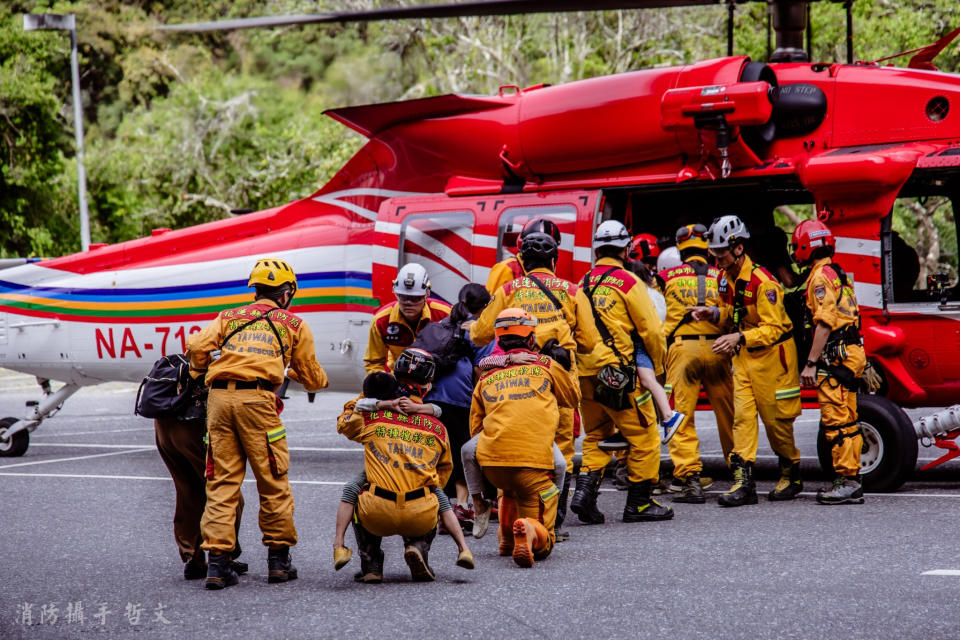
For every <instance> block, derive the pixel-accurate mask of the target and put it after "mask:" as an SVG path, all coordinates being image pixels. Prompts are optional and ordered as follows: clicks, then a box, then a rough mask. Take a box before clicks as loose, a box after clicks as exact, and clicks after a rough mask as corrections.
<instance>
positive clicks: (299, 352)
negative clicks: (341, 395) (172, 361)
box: [187, 299, 329, 391]
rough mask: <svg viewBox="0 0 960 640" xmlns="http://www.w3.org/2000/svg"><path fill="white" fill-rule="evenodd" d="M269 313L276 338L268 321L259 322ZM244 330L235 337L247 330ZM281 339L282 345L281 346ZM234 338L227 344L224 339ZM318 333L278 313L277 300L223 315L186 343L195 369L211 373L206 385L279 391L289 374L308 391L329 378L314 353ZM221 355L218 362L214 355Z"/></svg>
mask: <svg viewBox="0 0 960 640" xmlns="http://www.w3.org/2000/svg"><path fill="white" fill-rule="evenodd" d="M267 312H270V313H269V316H268V317H269V318H270V321H271V322H272V323H273V327H274V328H275V329H276V331H277V332H276V334H275V333H274V332H273V329H271V328H270V324H269V323H268V322H267V321H266V320H256V321H255V322H253V323H252V324H247V323H248V322H250V320H253V319H255V318H262V317H263V316H264V315H265V314H267ZM245 324H246V325H247V326H246V327H244V328H243V329H242V330H240V331H238V332H236V333H235V334H234V335H232V336H230V334H231V333H233V331H234V330H235V329H237V328H239V327H241V326H243V325H245ZM278 335H279V338H280V342H281V344H279V345H278V344H277V336H278ZM228 336H230V339H229V340H227V342H226V344H224V342H223V341H224V339H225V338H227V337H228ZM314 349H315V348H314V342H313V333H312V332H311V331H310V327H309V326H307V323H306V322H304V321H303V320H302V319H301V318H299V317H298V316H295V315H294V314H292V313H290V312H289V311H287V310H285V309H280V308H279V307H277V305H276V303H275V302H273V301H272V300H266V299H260V300H257V301H255V302H253V303H252V304H247V305H244V306H242V307H237V308H235V309H226V310H224V311H221V312H220V313H219V314H218V315H217V317H216V318H215V319H214V320H213V322H211V323H210V324H208V325H207V326H206V327H204V328H203V329H201V330H200V332H199V333H194V334H191V335H190V336H189V337H188V338H187V354H188V355H189V356H190V368H191V369H193V370H194V371H196V372H203V371H206V383H207V384H208V385H209V384H210V383H211V382H213V381H214V380H218V379H224V380H247V381H253V380H258V379H259V380H267V381H269V382H270V383H271V384H273V386H274V387H278V386H280V384H281V383H282V382H283V376H284V371H285V370H286V368H287V367H288V366H289V367H290V371H289V373H288V374H287V375H289V376H290V379H291V380H294V381H295V382H299V383H300V384H302V385H303V386H304V388H306V389H307V390H309V391H317V390H318V389H323V388H324V387H326V386H327V384H329V383H328V381H327V374H326V373H324V371H323V368H322V367H321V366H320V363H319V362H317V354H316V352H315V350H314ZM217 350H220V357H219V358H217V359H216V360H213V358H212V357H211V355H210V354H211V352H213V351H217Z"/></svg>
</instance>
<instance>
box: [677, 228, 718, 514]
mask: <svg viewBox="0 0 960 640" xmlns="http://www.w3.org/2000/svg"><path fill="white" fill-rule="evenodd" d="M676 238H677V249H678V250H679V252H680V257H681V258H682V260H683V262H682V263H681V264H679V265H677V266H675V267H673V268H667V269H664V270H662V271H660V277H661V278H663V281H664V283H665V284H664V293H665V297H666V300H667V320H666V322H664V324H663V335H664V336H665V337H666V340H667V385H666V389H667V393H671V394H672V395H673V403H674V406H675V407H676V409H677V411H680V412H681V413H685V414H686V415H688V416H689V418H688V419H687V420H686V421H685V422H684V423H683V425H682V426H681V427H680V428H679V429H678V430H677V432H676V433H675V435H674V436H673V438H671V439H670V440H669V442H668V445H669V450H670V458H671V460H673V464H674V472H673V476H674V482H675V483H676V485H675V486H678V488H679V489H680V491H679V493H680V495H679V496H676V497H675V498H674V502H687V503H692V504H703V503H704V502H706V497H705V496H704V494H703V488H702V486H701V481H700V473H701V471H703V462H702V461H701V460H700V442H699V440H698V439H697V430H696V425H695V423H694V415H695V413H696V409H697V400H698V399H699V396H700V386H701V385H703V388H704V390H705V391H706V394H707V398H708V399H709V400H710V405H711V407H712V408H713V412H714V414H715V415H716V417H717V429H718V430H719V432H720V446H721V448H722V449H723V453H724V459H726V456H727V455H729V453H730V450H731V449H732V447H733V377H732V375H731V372H730V366H731V365H730V356H729V355H728V354H721V353H714V351H713V348H712V347H713V341H714V340H716V339H717V338H719V337H720V336H721V335H723V334H724V333H726V332H727V329H728V325H729V324H730V315H731V314H730V307H728V306H726V305H724V304H723V302H722V300H721V298H720V293H721V291H722V289H723V287H725V286H726V280H724V279H723V272H722V271H720V269H718V268H716V267H713V266H710V265H709V264H707V227H705V226H704V225H702V224H688V225H686V226H683V227H680V228H679V229H678V230H677V234H676ZM721 282H723V286H721ZM693 307H706V308H708V309H710V310H711V314H712V315H711V318H710V319H708V320H694V319H693V314H692V312H691V311H690V309H691V308H693Z"/></svg>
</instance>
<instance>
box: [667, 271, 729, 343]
mask: <svg viewBox="0 0 960 640" xmlns="http://www.w3.org/2000/svg"><path fill="white" fill-rule="evenodd" d="M695 263H699V264H695ZM697 270H699V271H700V274H698V273H697ZM660 278H661V279H662V280H663V281H664V298H666V301H667V319H666V320H665V321H664V323H663V335H664V336H666V337H669V336H670V334H671V333H673V332H674V330H676V333H674V335H675V336H687V335H694V336H709V335H714V336H719V335H722V334H724V333H726V332H727V328H728V325H729V320H730V315H731V307H730V306H729V305H726V304H724V303H723V300H722V299H721V297H720V290H721V284H720V283H721V281H722V282H723V285H724V287H725V286H726V281H725V280H724V279H723V272H722V271H721V270H720V269H717V268H716V267H712V266H709V265H707V261H706V260H705V259H703V258H701V257H699V256H694V257H692V258H690V259H689V260H688V261H687V262H685V263H684V264H682V265H680V266H679V267H674V268H672V269H664V270H663V271H661V272H660ZM701 278H702V279H703V290H702V291H701V290H700V281H701ZM698 305H703V306H707V307H717V308H718V309H719V314H720V315H719V316H718V320H717V322H710V321H709V320H688V321H687V322H683V323H682V324H681V321H682V320H683V319H684V317H685V316H686V315H687V307H694V306H698ZM667 346H668V347H669V346H670V345H667Z"/></svg>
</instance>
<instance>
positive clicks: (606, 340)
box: [583, 267, 630, 367]
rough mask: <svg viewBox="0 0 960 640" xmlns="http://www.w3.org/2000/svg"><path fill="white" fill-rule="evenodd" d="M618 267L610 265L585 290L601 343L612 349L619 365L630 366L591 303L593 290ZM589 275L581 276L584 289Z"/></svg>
mask: <svg viewBox="0 0 960 640" xmlns="http://www.w3.org/2000/svg"><path fill="white" fill-rule="evenodd" d="M619 268H620V267H610V269H608V270H607V271H605V272H604V273H603V275H601V276H600V279H599V280H598V281H597V284H595V285H594V286H593V288H592V289H590V290H589V291H588V292H587V300H589V301H590V310H591V311H592V312H593V320H594V322H595V323H596V325H597V329H598V330H599V331H600V338H601V339H602V340H603V344H605V345H607V348H608V349H610V351H613V355H615V356H616V357H617V360H619V361H620V365H621V366H624V367H626V366H630V362H629V360H627V359H626V358H625V357H624V356H623V354H622V353H620V350H619V349H617V344H616V342H614V340H613V335H611V333H610V329H608V328H607V325H606V324H605V323H604V321H603V318H602V317H600V312H598V311H597V307H596V305H595V304H594V303H593V294H594V292H596V290H597V289H598V288H599V287H600V285H602V284H603V281H604V280H606V278H607V276H609V275H610V274H611V273H613V272H614V271H616V270H617V269H619ZM589 276H590V274H589V273H588V274H587V275H585V276H584V277H583V284H584V289H586V287H587V283H588V281H589Z"/></svg>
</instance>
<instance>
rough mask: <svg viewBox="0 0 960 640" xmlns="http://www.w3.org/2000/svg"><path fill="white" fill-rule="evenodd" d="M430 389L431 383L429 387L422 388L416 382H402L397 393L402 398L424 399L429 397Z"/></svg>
mask: <svg viewBox="0 0 960 640" xmlns="http://www.w3.org/2000/svg"><path fill="white" fill-rule="evenodd" d="M428 387H429V383H428V384H427V385H424V386H420V385H419V384H417V383H416V382H400V383H399V384H398V385H397V391H398V392H399V393H400V395H401V396H407V397H409V396H417V397H418V398H422V397H423V396H425V395H427V391H428Z"/></svg>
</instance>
